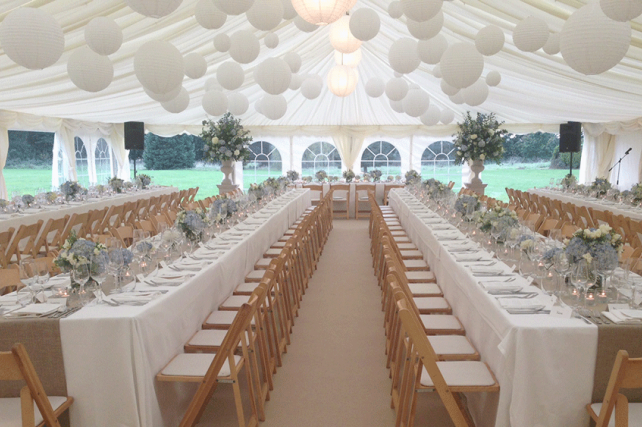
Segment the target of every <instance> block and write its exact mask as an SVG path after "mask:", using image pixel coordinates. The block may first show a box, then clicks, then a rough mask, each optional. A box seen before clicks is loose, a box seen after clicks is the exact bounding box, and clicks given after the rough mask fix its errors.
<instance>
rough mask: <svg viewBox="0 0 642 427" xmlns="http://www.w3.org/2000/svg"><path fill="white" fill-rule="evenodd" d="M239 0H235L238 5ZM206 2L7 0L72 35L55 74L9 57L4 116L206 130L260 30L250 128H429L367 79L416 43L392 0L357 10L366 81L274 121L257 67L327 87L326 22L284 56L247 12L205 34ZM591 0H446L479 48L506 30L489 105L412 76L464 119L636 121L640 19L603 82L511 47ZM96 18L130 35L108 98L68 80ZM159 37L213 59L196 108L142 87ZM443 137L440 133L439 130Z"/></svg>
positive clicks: (427, 72) (304, 102) (303, 103)
mask: <svg viewBox="0 0 642 427" xmlns="http://www.w3.org/2000/svg"><path fill="white" fill-rule="evenodd" d="M231 1H233V0H231ZM196 3H197V1H196V0H183V2H182V4H181V6H180V7H179V8H178V9H177V10H176V11H175V12H173V13H172V14H170V15H169V16H166V17H164V18H160V19H154V18H150V17H145V16H143V15H140V14H138V13H136V12H134V11H133V10H132V9H131V8H129V7H128V6H127V5H126V4H125V2H124V1H118V0H100V1H98V0H96V1H89V0H53V1H46V0H32V1H26V0H4V1H1V2H0V18H4V17H5V16H6V14H7V13H9V12H10V11H12V10H13V9H15V8H17V7H21V6H29V7H39V8H42V9H43V10H45V11H47V12H48V13H50V14H52V15H53V16H54V17H55V19H56V20H57V21H58V22H59V23H60V24H61V25H62V27H63V30H64V33H65V52H64V54H63V56H62V57H61V58H60V60H58V62H56V64H54V65H53V66H51V67H48V68H46V69H44V70H38V71H31V70H27V69H26V68H24V67H22V66H19V65H17V64H15V63H14V62H12V61H11V60H10V59H9V58H8V57H7V56H6V55H5V54H4V51H2V50H0V78H1V79H2V84H1V85H0V109H4V110H11V111H16V112H23V113H30V114H35V115H40V116H52V117H60V118H70V119H76V120H83V121H92V122H107V123H120V122H124V121H144V122H146V123H149V124H157V125H164V124H185V125H197V124H200V122H201V121H202V120H203V119H204V118H206V117H207V114H206V113H205V111H204V110H203V108H202V106H201V100H202V97H203V95H204V93H205V89H204V84H205V81H206V80H207V79H208V78H210V77H213V76H215V73H216V68H217V66H218V64H220V63H222V62H223V61H226V60H230V56H229V54H228V53H219V52H216V50H215V49H214V46H213V44H212V40H213V38H214V36H215V35H216V34H218V33H220V32H224V33H226V34H228V35H231V34H232V33H234V32H235V31H237V30H239V29H246V30H252V31H254V33H255V34H256V35H257V37H259V39H260V40H261V53H260V55H259V57H258V59H256V60H255V61H253V62H252V63H251V64H248V65H242V67H243V69H244V71H245V83H244V84H243V86H242V87H241V89H240V91H242V93H244V94H245V95H246V96H247V98H248V99H249V101H250V108H249V109H248V112H247V113H245V114H244V115H242V116H241V118H242V120H243V123H244V124H245V125H249V126H274V125H279V126H360V125H381V126H407V125H415V126H417V125H421V122H420V120H419V119H418V118H412V117H410V116H408V115H406V114H400V113H396V112H394V111H393V110H392V108H391V107H390V105H389V102H388V99H387V98H386V96H385V95H383V96H382V97H380V98H370V97H368V96H367V95H366V93H365V89H364V86H365V82H367V81H368V79H369V78H371V77H374V76H379V77H381V78H383V79H384V80H386V81H387V80H388V79H390V78H392V77H393V71H392V69H391V68H390V66H389V65H388V50H389V48H390V45H391V44H392V42H393V41H395V40H397V39H398V38H400V37H410V34H409V32H408V29H407V27H406V25H405V17H401V18H400V19H392V18H391V17H390V16H389V15H388V12H387V9H388V4H389V3H390V1H389V0H358V2H357V5H356V6H355V8H354V9H353V10H356V9H359V8H362V7H369V8H372V9H373V10H375V11H376V12H377V13H378V14H379V16H380V18H381V31H380V33H379V34H378V35H377V36H376V37H375V38H374V39H372V40H370V41H368V42H364V43H363V45H362V48H361V49H362V52H363V59H362V62H361V64H360V65H359V66H358V73H359V85H358V87H357V89H356V91H355V92H354V93H352V94H351V95H349V96H348V97H346V98H339V97H337V96H335V95H333V94H332V93H331V92H330V91H329V90H328V88H327V87H326V86H325V85H324V88H323V90H322V93H321V96H320V97H319V98H317V99H315V100H308V99H306V98H304V97H303V96H302V95H301V94H300V93H299V91H293V90H288V91H287V92H285V94H284V95H285V97H286V99H287V101H288V111H287V113H286V114H285V116H284V117H283V118H282V119H280V120H276V121H272V120H269V119H267V118H266V117H264V116H263V115H261V114H258V113H257V112H256V111H255V109H254V103H255V102H256V101H257V100H258V99H259V98H260V97H261V96H262V95H263V91H262V90H261V89H260V88H259V87H258V85H256V84H255V83H254V78H253V75H252V72H253V69H254V67H255V66H257V65H258V64H259V63H260V62H261V61H262V60H263V59H265V58H267V57H270V56H277V57H282V56H283V55H284V54H286V53H287V52H297V53H298V54H299V55H300V56H301V57H302V59H303V65H302V67H301V71H300V72H299V74H319V75H320V76H322V77H323V79H324V81H325V78H326V76H327V73H328V71H329V70H330V68H331V67H332V66H333V65H334V56H333V52H334V51H333V48H332V46H331V45H330V41H329V37H328V34H329V28H327V27H321V28H319V29H318V30H316V31H314V32H312V33H304V32H301V31H300V30H299V29H298V28H297V27H296V26H295V25H294V24H293V23H292V21H282V22H281V24H280V25H279V27H278V28H277V29H276V30H275V32H276V34H278V36H279V39H280V44H279V46H278V47H277V48H276V49H268V48H266V47H265V45H264V43H263V38H264V37H265V35H266V34H267V33H266V32H264V31H259V30H255V29H253V27H252V26H251V25H250V24H249V23H248V22H247V21H246V19H245V15H240V16H228V19H227V21H226V23H225V25H224V26H223V27H222V28H221V29H219V30H206V29H204V28H202V27H201V26H199V24H198V23H197V22H196V19H195V18H194V8H195V5H196ZM586 3H587V0H558V1H554V0H526V1H517V0H454V1H450V2H448V1H447V2H444V6H443V12H444V15H445V24H444V28H443V29H442V31H441V34H443V35H444V36H445V37H446V38H447V39H448V41H449V43H453V42H456V41H466V42H471V43H474V37H475V35H476V33H477V31H478V30H479V29H481V28H483V27H484V26H486V25H488V24H494V25H497V26H499V27H500V28H502V29H503V30H504V33H505V35H506V44H505V46H504V48H503V50H502V51H501V52H500V53H498V54H496V55H494V56H491V57H485V68H484V73H483V75H486V74H487V73H488V72H489V71H491V70H497V71H499V72H500V73H501V75H502V81H501V84H500V85H499V86H497V87H491V88H490V95H489V97H488V99H487V101H486V102H485V103H483V104H482V105H481V106H480V107H476V108H471V107H468V106H466V105H456V104H454V103H453V102H451V101H450V99H449V98H448V96H447V95H445V94H444V93H443V92H442V91H441V89H440V80H439V79H437V78H435V77H434V76H433V75H432V68H433V66H431V65H427V64H424V63H422V64H421V65H420V67H419V68H418V69H417V70H415V71H414V72H412V73H411V74H408V75H406V76H405V78H406V79H407V80H408V82H412V83H416V84H418V85H419V86H420V87H421V88H423V89H424V90H426V91H427V92H428V93H429V94H430V96H431V102H432V103H435V104H436V105H437V106H439V108H441V109H444V108H448V109H452V110H453V111H454V112H455V121H458V120H461V117H462V114H463V113H464V112H465V111H466V110H471V111H481V112H495V113H496V114H497V115H498V116H499V117H500V119H502V120H505V121H506V122H507V123H508V124H512V123H514V124H520V123H534V124H540V123H541V124H553V123H560V122H565V121H567V120H573V121H582V122H610V121H624V120H631V119H634V118H637V117H638V116H640V115H641V114H640V111H641V110H642V73H641V69H642V49H641V47H642V33H641V30H642V25H640V23H642V20H641V19H640V18H637V19H636V20H635V21H633V22H632V28H633V38H632V42H631V46H630V48H629V51H628V53H627V56H626V57H625V58H624V59H623V60H622V61H621V63H620V64H619V65H617V66H616V67H615V68H613V69H611V70H610V71H608V72H606V73H603V74H601V75H597V76H584V75H582V74H580V73H578V72H576V71H574V70H572V69H571V68H570V67H569V66H568V65H566V63H565V62H564V61H563V59H562V57H561V55H560V54H557V55H554V56H551V55H547V54H546V53H544V52H543V51H542V50H541V49H540V50H539V51H537V52H535V53H526V52H522V51H520V50H518V49H517V48H516V47H515V46H514V44H513V42H512V38H511V35H512V31H513V28H514V27H515V25H516V24H517V23H518V22H519V21H520V20H521V19H523V18H525V17H527V16H529V15H534V16H537V17H540V18H543V19H545V20H546V22H547V23H548V25H549V28H550V30H551V31H552V32H553V33H558V32H559V31H560V30H561V28H562V25H563V24H564V22H565V20H566V19H567V18H568V16H570V14H571V13H572V12H573V11H575V10H576V9H577V8H578V7H581V6H582V5H584V4H586ZM95 16H108V17H110V18H113V19H114V20H115V21H116V23H117V24H118V25H119V26H120V28H121V29H122V30H123V34H124V41H123V45H122V47H121V48H120V49H119V50H118V52H116V53H115V54H112V55H110V59H111V61H112V63H113V65H114V80H113V82H112V84H111V85H110V86H109V87H108V88H107V89H105V90H103V91H101V92H99V93H89V92H84V91H82V90H80V89H78V88H76V86H74V85H73V83H72V82H71V80H70V79H69V77H68V75H67V68H66V64H67V60H68V58H69V56H70V55H71V53H72V52H73V51H74V50H75V49H77V48H79V47H81V46H83V45H84V44H85V40H84V27H85V25H86V24H87V23H88V22H89V21H90V20H91V19H92V18H94V17H95ZM149 40H167V41H170V42H171V43H172V44H174V46H176V47H177V48H178V49H179V50H180V52H181V53H182V54H183V55H186V54H188V53H190V52H198V53H200V54H202V55H203V56H204V57H205V59H206V60H207V63H208V71H207V73H206V75H205V76H204V77H202V78H200V79H196V80H192V79H189V78H187V77H186V78H185V80H184V87H185V88H186V89H187V91H188V92H189V95H190V104H189V107H188V108H187V110H185V111H183V112H182V113H180V114H172V113H169V112H167V111H165V110H164V109H163V108H162V107H161V105H160V103H158V102H157V101H154V100H152V99H151V98H149V97H148V96H147V95H146V94H145V92H144V91H143V88H142V86H141V85H140V83H139V82H138V80H137V78H136V76H135V74H134V69H133V55H134V53H135V52H136V50H137V49H138V47H140V46H141V45H142V44H144V43H145V42H146V41H149ZM435 130H436V131H437V129H435Z"/></svg>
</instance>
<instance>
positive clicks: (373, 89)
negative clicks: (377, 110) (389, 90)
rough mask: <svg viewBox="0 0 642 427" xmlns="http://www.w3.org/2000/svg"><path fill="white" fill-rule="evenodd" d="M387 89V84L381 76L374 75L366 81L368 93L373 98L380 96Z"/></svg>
mask: <svg viewBox="0 0 642 427" xmlns="http://www.w3.org/2000/svg"><path fill="white" fill-rule="evenodd" d="M385 90H386V84H385V83H384V81H383V80H382V79H381V78H379V77H372V78H371V79H370V80H368V83H366V94H367V95H368V96H369V97H371V98H379V97H380V96H381V95H383V92H384V91H385Z"/></svg>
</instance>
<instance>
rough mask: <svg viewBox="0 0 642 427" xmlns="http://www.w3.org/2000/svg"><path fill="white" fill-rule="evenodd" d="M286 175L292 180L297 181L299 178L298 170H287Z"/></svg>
mask: <svg viewBox="0 0 642 427" xmlns="http://www.w3.org/2000/svg"><path fill="white" fill-rule="evenodd" d="M285 176H286V177H287V178H288V179H289V180H290V182H294V181H297V180H298V179H299V172H297V171H287V172H286V173H285Z"/></svg>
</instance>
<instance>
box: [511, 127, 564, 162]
mask: <svg viewBox="0 0 642 427" xmlns="http://www.w3.org/2000/svg"><path fill="white" fill-rule="evenodd" d="M559 143H560V140H559V136H558V135H556V134H554V133H546V132H537V133H529V134H525V135H515V134H508V135H506V138H505V139H504V160H508V159H517V160H519V161H523V162H534V161H537V160H549V159H550V158H551V156H552V155H553V152H554V150H555V149H558V150H559Z"/></svg>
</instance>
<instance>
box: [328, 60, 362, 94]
mask: <svg viewBox="0 0 642 427" xmlns="http://www.w3.org/2000/svg"><path fill="white" fill-rule="evenodd" d="M358 81H359V76H358V75H357V72H356V71H355V70H354V69H353V68H351V67H348V66H347V65H335V66H334V67H332V68H331V69H330V72H329V73H328V87H329V88H330V92H332V93H334V94H335V95H336V96H340V97H345V96H348V95H350V94H351V93H352V92H354V90H355V89H356V87H357V82H358Z"/></svg>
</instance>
